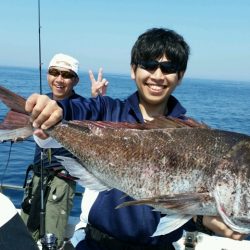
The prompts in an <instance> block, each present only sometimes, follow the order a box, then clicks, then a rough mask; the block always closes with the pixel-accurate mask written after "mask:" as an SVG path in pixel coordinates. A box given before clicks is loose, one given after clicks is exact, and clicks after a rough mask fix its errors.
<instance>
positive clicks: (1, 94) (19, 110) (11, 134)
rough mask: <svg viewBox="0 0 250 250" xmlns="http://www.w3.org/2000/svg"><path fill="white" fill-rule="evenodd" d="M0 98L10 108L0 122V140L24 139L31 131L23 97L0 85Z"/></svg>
mask: <svg viewBox="0 0 250 250" xmlns="http://www.w3.org/2000/svg"><path fill="white" fill-rule="evenodd" d="M0 100H1V101H2V102H3V103H4V104H5V105H6V106H7V107H9V108H10V111H9V112H8V113H7V115H6V117H5V118H4V120H3V122H2V123H1V124H0V142H3V141H17V140H24V139H26V138H27V137H29V136H30V135H32V133H33V129H32V126H31V123H30V119H29V115H28V113H27V112H26V111H25V99H24V98H23V97H21V96H19V95H17V94H15V93H13V92H11V91H10V90H8V89H6V88H4V87H2V86H0Z"/></svg>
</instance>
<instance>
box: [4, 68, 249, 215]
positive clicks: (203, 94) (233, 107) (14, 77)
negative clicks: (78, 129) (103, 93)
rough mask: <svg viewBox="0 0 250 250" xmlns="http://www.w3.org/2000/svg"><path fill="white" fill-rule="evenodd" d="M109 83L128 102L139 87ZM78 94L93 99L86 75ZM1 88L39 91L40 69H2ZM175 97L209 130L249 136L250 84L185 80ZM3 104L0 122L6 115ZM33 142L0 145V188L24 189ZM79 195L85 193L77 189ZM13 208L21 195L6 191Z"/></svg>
mask: <svg viewBox="0 0 250 250" xmlns="http://www.w3.org/2000/svg"><path fill="white" fill-rule="evenodd" d="M42 78H43V80H42V81H43V86H42V89H43V93H47V92H48V91H49V89H48V86H47V83H46V73H45V72H43V77H42ZM105 78H107V79H108V81H109V89H108V95H110V96H112V97H119V98H122V99H123V98H126V97H127V96H128V95H129V94H131V93H132V92H134V91H135V89H136V86H135V84H134V82H133V81H132V80H131V79H130V77H129V76H125V75H113V74H105ZM80 79H81V81H80V83H79V84H78V86H77V88H76V91H77V92H78V93H79V94H81V95H83V96H85V97H89V96H90V81H89V79H88V76H87V73H85V74H82V75H81V74H80ZM0 85H2V86H4V87H7V88H9V89H11V90H12V91H14V92H16V93H18V94H20V95H22V96H23V97H27V96H29V95H30V94H31V93H34V92H37V93H39V91H40V86H39V72H38V70H37V69H28V68H13V67H0ZM175 96H176V97H177V98H178V99H179V100H180V101H181V103H182V104H183V106H184V107H186V109H187V110H188V113H187V114H188V115H189V116H191V117H193V118H195V119H197V120H199V121H202V122H204V123H206V124H208V125H209V126H210V127H213V128H219V129H224V130H231V131H235V132H241V133H245V134H248V135H250V97H249V96H250V82H236V81H219V80H218V81H217V80H199V79H184V80H183V81H182V83H181V85H180V86H179V87H178V88H177V89H176V92H175ZM6 111H7V109H6V107H5V106H4V105H3V104H2V103H0V121H1V120H2V119H3V117H4V115H5V114H6ZM33 154H34V142H33V141H32V139H30V140H28V141H25V142H20V143H15V144H13V145H12V147H11V144H10V143H3V144H0V159H1V160H0V184H2V183H5V184H12V185H19V186H22V185H23V181H24V177H25V170H26V168H27V166H28V165H29V164H30V163H31V162H32V159H33ZM78 191H82V189H81V188H80V187H78ZM5 194H7V195H8V196H9V197H10V198H11V199H12V201H13V202H14V204H15V205H16V206H17V207H20V203H21V200H22V197H23V194H22V192H21V191H5ZM79 212H80V198H79V197H76V200H75V206H74V209H73V211H72V214H73V215H78V214H79Z"/></svg>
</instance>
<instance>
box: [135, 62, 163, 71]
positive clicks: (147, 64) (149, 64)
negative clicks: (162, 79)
mask: <svg viewBox="0 0 250 250" xmlns="http://www.w3.org/2000/svg"><path fill="white" fill-rule="evenodd" d="M158 65H159V63H158V62H156V61H144V62H141V63H140V64H139V66H140V67H141V68H142V69H145V70H149V71H152V70H156V69H157V68H158Z"/></svg>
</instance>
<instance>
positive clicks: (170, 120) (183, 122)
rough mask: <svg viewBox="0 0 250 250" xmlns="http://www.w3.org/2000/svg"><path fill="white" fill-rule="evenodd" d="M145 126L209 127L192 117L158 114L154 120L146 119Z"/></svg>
mask: <svg viewBox="0 0 250 250" xmlns="http://www.w3.org/2000/svg"><path fill="white" fill-rule="evenodd" d="M145 126H146V127H147V128H149V129H150V128H152V129H154V128H197V127H198V128H207V127H208V126H207V125H205V124H203V123H199V122H198V121H196V120H194V119H192V118H187V117H186V118H185V119H180V118H175V117H171V116H168V117H165V116H157V117H154V119H153V120H152V121H146V123H145Z"/></svg>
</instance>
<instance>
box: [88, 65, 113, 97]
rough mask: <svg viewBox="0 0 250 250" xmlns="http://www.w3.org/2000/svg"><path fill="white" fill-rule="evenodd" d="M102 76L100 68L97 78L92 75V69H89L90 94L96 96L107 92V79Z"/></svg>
mask: <svg viewBox="0 0 250 250" xmlns="http://www.w3.org/2000/svg"><path fill="white" fill-rule="evenodd" d="M102 77H103V70H102V68H100V69H99V72H98V76H97V80H96V79H95V77H94V74H93V72H92V70H89V78H90V81H91V95H92V96H93V97H96V96H98V95H105V94H106V92H107V87H108V81H107V80H106V79H105V78H102Z"/></svg>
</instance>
